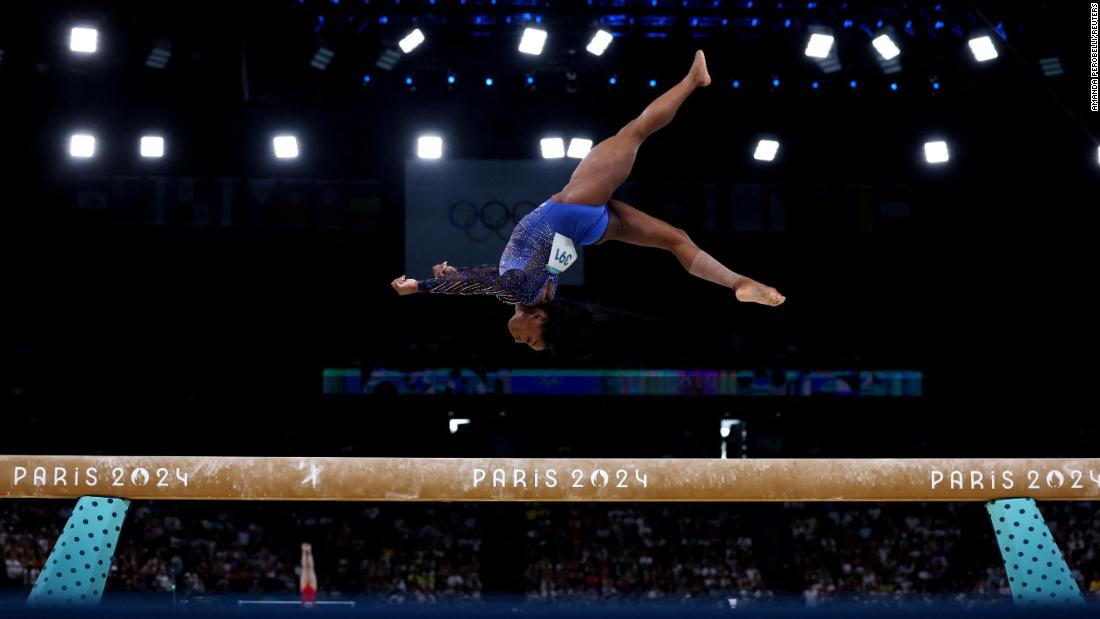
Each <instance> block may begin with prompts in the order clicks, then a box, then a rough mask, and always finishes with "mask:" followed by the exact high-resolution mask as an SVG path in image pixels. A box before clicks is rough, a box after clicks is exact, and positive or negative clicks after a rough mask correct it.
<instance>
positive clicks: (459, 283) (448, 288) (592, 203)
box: [390, 51, 786, 350]
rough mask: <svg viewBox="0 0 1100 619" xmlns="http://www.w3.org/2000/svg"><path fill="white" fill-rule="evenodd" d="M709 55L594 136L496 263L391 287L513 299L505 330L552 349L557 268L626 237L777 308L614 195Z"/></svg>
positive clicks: (703, 81) (706, 79)
mask: <svg viewBox="0 0 1100 619" xmlns="http://www.w3.org/2000/svg"><path fill="white" fill-rule="evenodd" d="M709 84H710V74H709V73H707V63H706V58H705V57H704V55H703V52H702V51H697V52H695V61H694V62H693V63H692V65H691V70H690V71H688V74H687V76H685V77H684V79H683V80H681V81H680V83H679V84H676V85H675V86H673V87H672V88H671V89H669V90H668V92H665V93H664V94H662V95H661V96H660V97H658V98H657V99H656V100H654V101H653V102H652V103H650V104H649V106H648V107H647V108H646V109H645V110H643V111H642V113H641V115H640V116H638V117H637V118H635V119H634V120H632V121H630V123H628V124H627V125H626V126H625V127H623V128H622V130H620V131H619V133H617V134H616V135H614V136H612V137H610V138H608V139H606V140H604V141H603V142H600V143H599V144H597V145H596V147H595V148H593V149H592V150H591V151H590V152H589V153H588V155H587V156H586V157H585V158H584V159H583V160H582V161H581V162H580V164H579V165H578V166H577V169H576V170H574V172H573V176H572V177H571V178H570V179H569V183H568V184H567V185H566V186H565V188H564V189H562V190H561V191H560V192H559V193H557V194H556V195H554V196H551V197H550V199H549V200H547V201H546V202H544V203H543V204H542V205H540V206H539V207H538V208H536V209H535V210H534V211H532V212H531V213H529V214H528V215H527V216H526V217H524V218H523V219H522V220H520V222H519V223H518V224H516V227H515V230H513V231H512V236H511V238H510V239H509V240H508V245H507V246H506V247H505V248H504V253H503V254H502V255H501V258H500V264H499V265H483V266H477V267H470V268H461V269H458V268H455V267H452V266H450V265H448V264H447V263H446V262H443V263H441V264H437V265H435V266H434V267H432V275H433V277H432V278H431V279H425V280H420V281H417V280H415V279H409V278H407V277H405V276H404V275H402V276H401V277H398V278H397V279H395V280H393V282H392V283H391V284H390V285H391V286H392V287H393V289H394V290H396V291H397V294H399V295H402V296H404V295H409V294H416V293H419V292H427V293H448V294H464V295H470V294H487V295H495V296H496V297H497V298H498V299H499V300H501V301H503V302H505V303H510V304H512V305H514V306H515V312H514V314H513V315H512V317H511V318H510V319H509V320H508V331H509V332H510V333H511V334H512V337H513V338H514V339H515V341H516V343H517V344H526V345H528V346H530V347H531V348H534V349H535V350H544V349H546V348H548V347H553V346H554V345H555V344H556V343H558V342H559V341H561V340H562V339H563V338H566V337H568V336H569V335H570V333H569V323H570V319H569V314H571V313H572V312H571V311H568V310H565V309H564V308H562V307H560V306H559V304H555V303H553V301H554V298H555V294H556V292H557V282H558V275H559V274H560V273H561V272H562V271H564V270H566V269H567V268H569V267H570V266H572V264H573V262H574V258H575V257H576V255H577V252H576V248H575V245H574V244H579V245H592V244H599V243H603V242H605V241H622V242H625V243H631V244H633V245H641V246H643V247H657V248H660V249H663V250H665V251H669V252H671V253H672V254H673V255H674V256H676V259H677V260H679V261H680V264H681V265H683V267H684V268H685V269H686V270H687V272H688V273H690V274H692V275H694V276H696V277H700V278H702V279H705V280H707V281H710V282H714V283H715V284H719V285H721V286H725V287H727V288H732V289H733V290H734V294H735V295H736V297H737V300H738V301H745V302H751V303H760V304H763V305H770V306H778V305H780V304H782V303H783V302H784V301H785V300H786V298H785V297H784V296H783V295H781V294H779V292H778V291H776V290H775V288H772V287H770V286H765V285H763V284H761V283H759V282H757V281H755V280H752V279H749V278H748V277H744V276H742V275H738V274H737V273H734V272H733V271H731V270H729V269H727V268H726V267H725V266H723V265H722V264H721V263H719V262H718V261H717V260H715V259H714V258H713V257H711V255H710V254H708V253H707V252H705V251H703V250H702V249H700V248H699V246H698V245H696V244H695V243H693V242H692V240H691V239H690V238H688V235H687V233H685V232H684V231H683V230H681V229H679V228H676V227H674V226H672V225H670V224H669V223H667V222H665V221H661V220H660V219H657V218H656V217H653V216H651V215H647V214H645V213H643V212H642V211H639V210H638V209H636V208H634V207H633V206H630V205H629V204H626V203H624V202H620V201H618V200H612V199H611V194H612V193H613V192H614V191H615V190H616V189H618V188H619V186H620V185H622V184H623V182H624V181H625V180H626V178H627V176H629V175H630V170H631V168H632V167H633V166H634V158H635V156H636V155H637V153H638V148H639V147H640V146H641V145H642V142H644V141H645V139H646V138H647V137H649V136H650V135H653V133H654V132H656V131H657V130H658V129H660V128H662V127H664V126H665V125H667V124H668V123H669V122H671V121H672V118H673V116H675V115H676V110H678V109H679V108H680V106H681V105H682V104H683V103H684V101H685V100H686V99H687V98H688V95H690V94H691V93H692V92H693V91H694V90H695V89H696V88H701V87H704V86H708V85H709Z"/></svg>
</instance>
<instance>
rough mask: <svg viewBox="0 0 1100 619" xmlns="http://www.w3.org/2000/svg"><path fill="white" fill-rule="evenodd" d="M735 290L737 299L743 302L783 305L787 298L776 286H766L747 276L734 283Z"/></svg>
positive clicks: (773, 305) (774, 305)
mask: <svg viewBox="0 0 1100 619" xmlns="http://www.w3.org/2000/svg"><path fill="white" fill-rule="evenodd" d="M733 291H734V294H736V295H737V300H738V301H741V302H742V303H759V304H761V305H770V306H772V307H778V306H780V305H783V302H784V301H786V300H787V297H785V296H783V295H781V294H779V291H778V290H776V289H775V288H772V287H771V286H765V285H764V284H761V283H760V282H758V281H756V280H754V279H749V278H747V277H744V278H742V279H741V280H740V281H738V282H737V283H736V284H734V286H733Z"/></svg>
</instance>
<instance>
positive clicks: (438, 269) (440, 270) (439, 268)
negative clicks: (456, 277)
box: [432, 260, 458, 277]
mask: <svg viewBox="0 0 1100 619" xmlns="http://www.w3.org/2000/svg"><path fill="white" fill-rule="evenodd" d="M457 272H458V269H456V268H454V267H453V266H450V265H448V264H447V261H446V260H444V261H443V262H442V264H437V265H435V266H433V267H432V277H443V276H444V275H448V274H450V273H457Z"/></svg>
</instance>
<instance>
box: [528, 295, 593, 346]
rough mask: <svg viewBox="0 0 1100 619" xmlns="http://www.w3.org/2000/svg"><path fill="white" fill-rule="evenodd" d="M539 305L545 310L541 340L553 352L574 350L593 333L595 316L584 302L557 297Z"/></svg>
mask: <svg viewBox="0 0 1100 619" xmlns="http://www.w3.org/2000/svg"><path fill="white" fill-rule="evenodd" d="M539 307H541V308H542V309H543V310H544V311H545V312H546V323H545V324H544V325H543V327H542V341H543V342H545V343H546V348H547V350H550V351H551V352H553V353H555V354H560V353H561V352H563V351H574V350H576V349H577V348H578V347H579V346H580V345H581V343H582V342H584V341H585V339H586V338H587V337H588V336H590V335H591V334H592V333H593V330H594V326H595V323H596V321H597V317H596V315H595V314H594V313H593V311H592V310H591V308H589V307H588V305H586V304H584V303H578V302H576V301H569V300H566V299H562V298H560V297H559V298H556V299H554V300H553V301H551V302H549V303H545V304H543V305H540V306H539Z"/></svg>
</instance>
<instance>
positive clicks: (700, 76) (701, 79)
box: [688, 50, 710, 87]
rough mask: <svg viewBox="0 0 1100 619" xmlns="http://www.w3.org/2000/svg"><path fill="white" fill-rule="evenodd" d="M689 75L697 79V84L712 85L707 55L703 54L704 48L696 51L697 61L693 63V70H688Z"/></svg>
mask: <svg viewBox="0 0 1100 619" xmlns="http://www.w3.org/2000/svg"><path fill="white" fill-rule="evenodd" d="M688 77H690V78H691V79H692V80H694V81H695V85H696V86H699V87H702V86H710V73H708V72H707V57H706V56H704V55H703V50H699V51H697V52H695V62H693V63H691V70H690V71H688Z"/></svg>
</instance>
